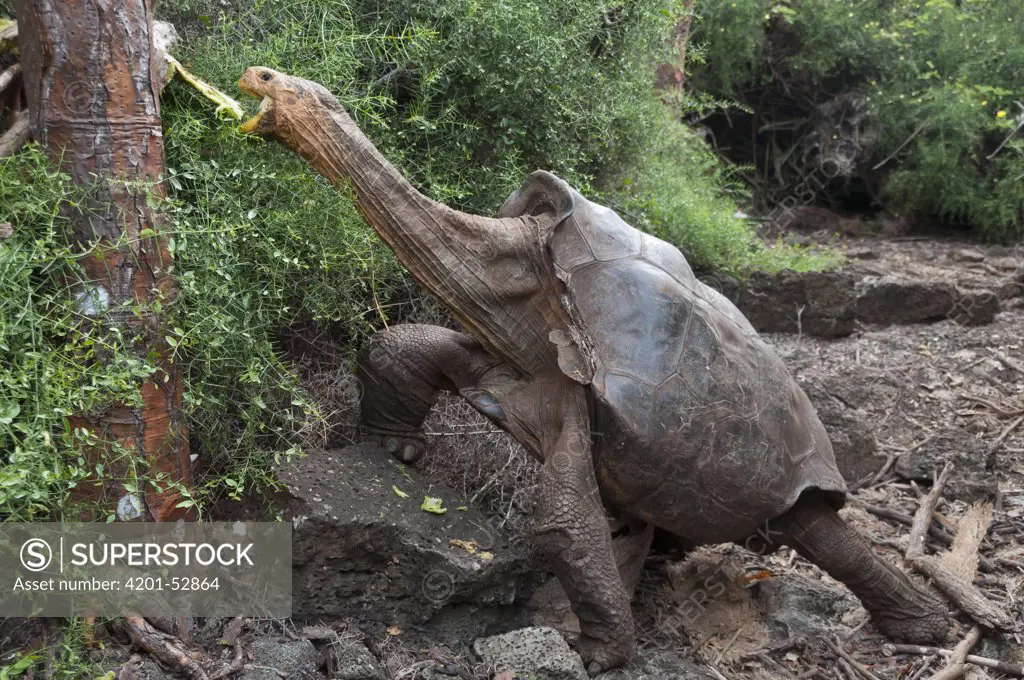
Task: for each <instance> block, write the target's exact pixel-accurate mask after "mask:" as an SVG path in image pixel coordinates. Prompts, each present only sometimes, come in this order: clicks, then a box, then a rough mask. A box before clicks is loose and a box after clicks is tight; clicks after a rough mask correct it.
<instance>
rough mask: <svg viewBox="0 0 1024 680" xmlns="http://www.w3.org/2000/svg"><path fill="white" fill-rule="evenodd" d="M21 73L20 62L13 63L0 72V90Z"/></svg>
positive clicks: (4, 88) (5, 87) (8, 85)
mask: <svg viewBox="0 0 1024 680" xmlns="http://www.w3.org/2000/svg"><path fill="white" fill-rule="evenodd" d="M20 74H21V64H15V65H14V66H12V67H10V68H9V69H7V70H6V71H4V72H3V73H0V92H3V91H4V90H6V89H7V88H8V87H10V85H11V83H13V82H14V81H15V79H16V78H17V77H18V76H19V75H20Z"/></svg>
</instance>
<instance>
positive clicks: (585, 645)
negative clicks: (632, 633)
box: [576, 634, 633, 677]
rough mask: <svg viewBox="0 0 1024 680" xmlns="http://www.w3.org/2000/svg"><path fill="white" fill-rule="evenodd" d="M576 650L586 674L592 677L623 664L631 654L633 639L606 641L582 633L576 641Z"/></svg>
mask: <svg viewBox="0 0 1024 680" xmlns="http://www.w3.org/2000/svg"><path fill="white" fill-rule="evenodd" d="M576 651H577V652H578V653H579V655H580V658H581V659H583V666H584V667H585V668H586V669H587V675H589V676H591V677H593V676H595V675H600V674H601V673H604V672H605V671H609V670H611V669H613V668H618V667H620V666H624V665H625V664H626V662H627V661H629V659H630V658H631V657H632V656H633V640H632V639H630V640H628V641H621V642H614V641H613V642H606V641H604V640H598V639H597V638H592V637H590V636H588V635H586V634H584V635H581V636H580V639H579V642H577V643H576Z"/></svg>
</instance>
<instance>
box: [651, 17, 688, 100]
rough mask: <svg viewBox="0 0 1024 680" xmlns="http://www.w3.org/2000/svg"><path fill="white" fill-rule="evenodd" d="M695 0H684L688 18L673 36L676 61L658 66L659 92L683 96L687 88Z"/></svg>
mask: <svg viewBox="0 0 1024 680" xmlns="http://www.w3.org/2000/svg"><path fill="white" fill-rule="evenodd" d="M694 2H695V0H684V2H683V7H684V8H685V9H686V16H684V17H683V19H682V20H681V21H680V22H679V23H678V24H676V30H675V34H674V35H673V36H672V49H673V50H674V51H675V55H674V59H673V60H672V61H671V62H669V63H667V64H658V71H657V75H656V76H655V84H654V86H655V87H656V88H657V89H659V90H664V91H666V92H670V93H674V94H676V95H678V96H682V94H683V90H684V89H685V86H686V45H687V42H688V41H689V39H690V27H691V25H692V24H693V4H694Z"/></svg>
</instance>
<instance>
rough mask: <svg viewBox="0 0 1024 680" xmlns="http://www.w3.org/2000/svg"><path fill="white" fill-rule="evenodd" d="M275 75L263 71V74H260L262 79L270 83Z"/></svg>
mask: <svg viewBox="0 0 1024 680" xmlns="http://www.w3.org/2000/svg"><path fill="white" fill-rule="evenodd" d="M273 77H274V76H272V75H270V74H269V73H262V74H260V80H262V81H263V82H265V83H269V82H270V79H271V78H273Z"/></svg>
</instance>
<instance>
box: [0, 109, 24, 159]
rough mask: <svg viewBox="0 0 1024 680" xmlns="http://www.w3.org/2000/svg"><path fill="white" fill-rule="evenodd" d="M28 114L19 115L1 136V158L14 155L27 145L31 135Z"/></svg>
mask: <svg viewBox="0 0 1024 680" xmlns="http://www.w3.org/2000/svg"><path fill="white" fill-rule="evenodd" d="M29 131H30V130H29V125H28V116H25V115H22V116H18V117H17V119H16V120H15V121H14V122H13V123H11V127H9V128H8V129H7V132H5V133H4V134H3V136H2V137H0V158H7V157H8V156H11V155H13V154H14V153H16V152H17V151H18V149H20V148H21V147H22V146H24V145H25V142H27V141H28V136H29Z"/></svg>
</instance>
